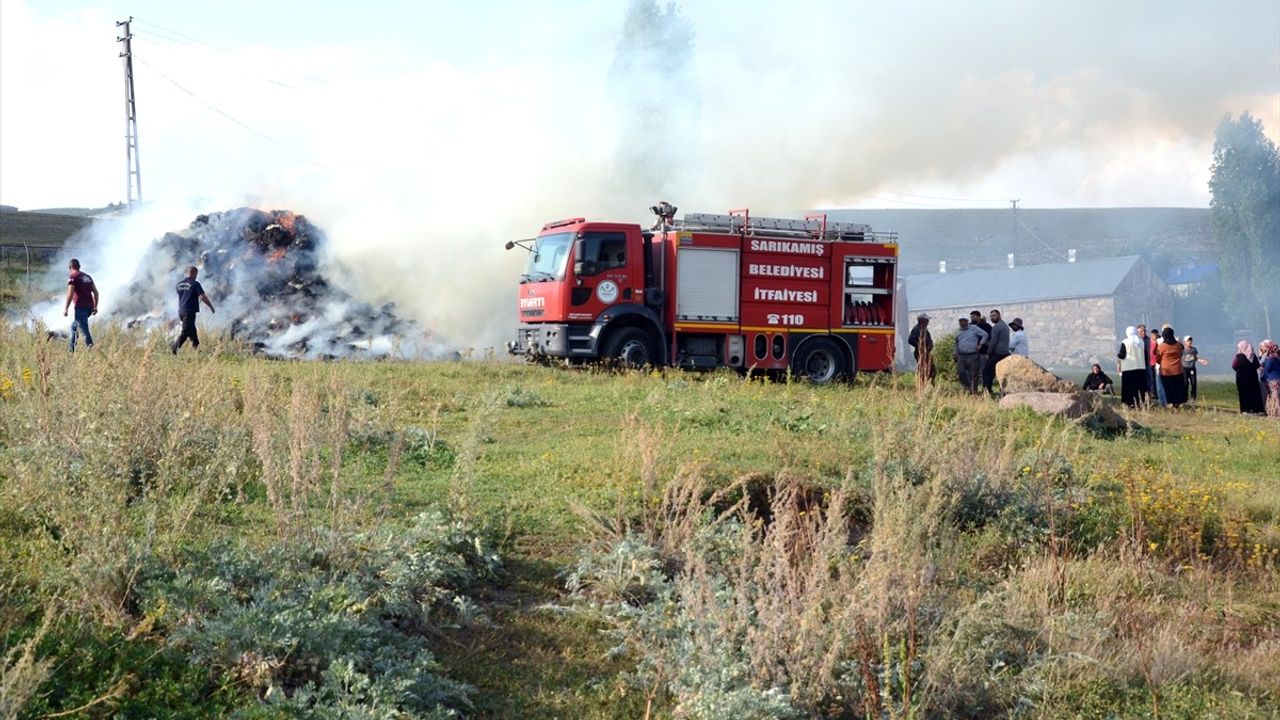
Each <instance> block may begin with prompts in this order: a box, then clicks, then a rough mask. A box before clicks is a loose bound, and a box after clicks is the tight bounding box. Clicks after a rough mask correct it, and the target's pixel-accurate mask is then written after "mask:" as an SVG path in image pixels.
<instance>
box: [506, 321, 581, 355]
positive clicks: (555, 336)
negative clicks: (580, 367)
mask: <svg viewBox="0 0 1280 720" xmlns="http://www.w3.org/2000/svg"><path fill="white" fill-rule="evenodd" d="M599 339H600V328H599V327H598V326H592V325H566V324H558V323H545V324H540V325H520V326H518V327H517V328H516V339H515V340H512V341H510V342H508V343H507V352H509V353H511V354H512V355H524V356H527V357H541V356H548V357H560V358H572V357H581V358H593V357H595V356H596V352H597V350H596V346H597V344H598V341H599Z"/></svg>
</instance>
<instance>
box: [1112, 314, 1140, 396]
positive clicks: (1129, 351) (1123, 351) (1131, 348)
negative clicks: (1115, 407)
mask: <svg viewBox="0 0 1280 720" xmlns="http://www.w3.org/2000/svg"><path fill="white" fill-rule="evenodd" d="M1116 358H1118V360H1117V362H1116V369H1117V370H1119V371H1120V397H1121V399H1123V400H1124V404H1125V405H1128V406H1129V407H1137V406H1138V405H1140V404H1141V403H1143V402H1145V400H1146V396H1147V362H1146V348H1145V347H1144V346H1143V344H1142V337H1141V336H1139V335H1138V329H1137V328H1135V327H1133V326H1132V325H1130V326H1129V327H1127V328H1125V329H1124V340H1122V341H1120V352H1118V353H1116Z"/></svg>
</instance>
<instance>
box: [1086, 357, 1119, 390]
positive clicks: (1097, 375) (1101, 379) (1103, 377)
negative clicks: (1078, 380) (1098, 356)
mask: <svg viewBox="0 0 1280 720" xmlns="http://www.w3.org/2000/svg"><path fill="white" fill-rule="evenodd" d="M1084 389H1085V390H1088V391H1089V392H1091V393H1096V394H1098V395H1114V394H1115V383H1114V382H1112V381H1111V378H1110V377H1108V376H1107V374H1106V373H1104V372H1102V366H1101V365H1099V364H1098V363H1094V364H1093V372H1090V373H1089V376H1088V377H1086V378H1085V379H1084Z"/></svg>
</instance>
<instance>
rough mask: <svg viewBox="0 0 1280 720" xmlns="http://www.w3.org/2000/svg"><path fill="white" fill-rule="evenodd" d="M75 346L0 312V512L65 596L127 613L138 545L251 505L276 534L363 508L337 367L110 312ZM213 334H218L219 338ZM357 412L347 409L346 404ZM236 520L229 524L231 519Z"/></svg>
mask: <svg viewBox="0 0 1280 720" xmlns="http://www.w3.org/2000/svg"><path fill="white" fill-rule="evenodd" d="M96 332H97V337H96V338H95V339H96V340H97V344H96V346H95V347H94V348H93V349H92V350H91V351H87V350H84V349H81V350H79V351H77V352H76V353H74V354H71V353H68V352H67V351H66V346H65V344H64V343H63V342H62V341H59V340H56V339H54V340H46V338H45V336H44V334H43V333H42V332H39V331H36V332H31V331H27V330H25V329H21V328H14V327H11V326H7V325H3V326H0V346H3V347H4V354H3V357H2V358H0V373H3V374H4V375H5V376H6V377H8V378H14V379H16V381H15V382H13V387H11V388H10V389H9V391H8V392H9V394H10V395H11V396H12V397H10V398H9V399H7V400H4V401H0V439H3V441H4V442H5V443H6V444H7V445H9V449H8V450H6V452H5V456H6V457H7V458H11V459H12V462H11V463H10V464H9V467H5V468H0V479H2V480H3V482H2V483H0V513H3V514H4V517H6V518H9V519H10V520H11V521H12V523H13V524H16V525H17V526H18V527H20V528H22V530H23V534H22V541H23V543H24V545H25V547H26V548H27V550H28V552H27V553H25V556H26V557H27V558H28V561H27V567H26V570H27V572H28V577H26V578H25V580H24V581H26V582H29V583H34V584H38V585H39V586H40V587H41V588H42V594H43V595H44V596H46V597H56V598H58V600H59V602H61V603H64V604H65V606H66V608H67V611H68V612H71V613H74V614H77V615H83V616H87V617H91V618H94V619H97V620H100V621H102V622H106V623H108V624H116V625H118V624H122V623H127V622H128V621H129V616H130V614H131V612H132V608H131V603H132V602H133V600H132V596H131V588H132V586H133V584H134V582H135V580H136V576H137V573H138V571H139V568H141V567H142V565H143V563H144V561H145V560H146V559H147V558H148V557H160V558H166V557H173V556H175V554H176V553H177V551H178V550H179V549H180V548H182V547H183V546H184V544H186V543H189V542H191V541H193V540H194V539H196V538H198V537H204V536H207V535H208V533H209V531H210V529H211V526H216V525H219V524H227V523H232V524H234V523H236V522H238V521H237V520H236V518H237V517H240V516H243V515H245V513H249V514H250V516H256V515H257V513H259V512H260V510H258V509H256V507H255V506H254V505H253V504H252V503H249V500H250V499H251V498H252V497H261V496H262V495H265V496H266V498H267V500H268V502H267V508H268V512H269V515H270V518H271V522H272V524H273V525H274V527H275V530H276V534H277V535H279V536H282V537H283V536H296V535H299V534H301V533H305V532H312V529H313V528H316V527H328V528H330V529H332V530H339V529H344V528H345V527H347V526H350V525H351V524H352V523H356V522H359V518H360V516H361V513H362V512H363V507H364V504H365V503H364V498H365V495H366V494H367V493H366V491H365V490H364V489H360V488H356V487H354V486H353V485H352V483H351V482H350V476H351V473H350V472H349V471H347V470H346V469H345V467H344V463H345V459H346V454H345V448H346V445H347V442H348V439H349V437H350V433H351V425H352V423H353V422H354V421H356V420H361V421H363V420H364V419H365V418H363V416H360V412H361V411H359V410H358V409H353V407H352V403H351V399H350V396H351V393H350V392H349V391H348V389H347V388H346V387H345V386H344V382H343V378H342V376H341V374H340V373H339V372H338V371H337V370H336V369H334V368H331V367H325V366H309V367H306V368H299V367H295V366H282V368H283V369H287V370H288V371H289V372H287V373H285V372H275V371H274V370H272V369H271V368H270V366H266V367H264V366H262V365H257V364H254V365H249V366H247V367H246V369H245V371H243V372H238V373H237V372H226V365H227V363H235V362H238V360H237V358H238V356H237V355H236V354H234V353H233V352H232V351H233V350H234V349H235V348H234V346H231V345H228V344H221V345H220V343H219V341H218V340H216V339H214V338H211V339H210V341H209V342H207V343H205V344H204V345H202V348H201V352H200V353H199V354H192V353H185V354H182V355H180V356H178V357H177V358H175V357H173V356H171V355H170V354H169V353H168V350H167V347H166V345H165V343H164V339H163V338H162V337H158V336H148V335H144V334H141V333H137V332H131V331H126V330H122V329H120V328H116V327H110V326H104V327H101V328H96ZM219 348H221V349H219ZM353 418H354V419H353ZM226 529H227V530H228V531H230V532H235V530H234V528H233V527H227V528H226Z"/></svg>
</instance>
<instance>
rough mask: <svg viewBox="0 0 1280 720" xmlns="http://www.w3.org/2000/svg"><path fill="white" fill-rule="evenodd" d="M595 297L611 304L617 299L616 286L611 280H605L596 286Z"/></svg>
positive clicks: (606, 303)
mask: <svg viewBox="0 0 1280 720" xmlns="http://www.w3.org/2000/svg"><path fill="white" fill-rule="evenodd" d="M596 298H597V299H599V300H600V302H602V303H604V304H605V305H612V304H613V302H614V301H615V300H617V299H618V286H617V284H616V283H614V282H613V281H612V280H605V281H604V282H602V283H600V284H599V285H597V286H596Z"/></svg>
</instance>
